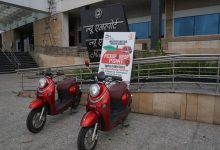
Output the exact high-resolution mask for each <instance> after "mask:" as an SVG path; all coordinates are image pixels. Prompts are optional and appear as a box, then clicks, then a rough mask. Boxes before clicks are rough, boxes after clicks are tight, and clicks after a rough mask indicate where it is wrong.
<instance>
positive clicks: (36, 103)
mask: <svg viewBox="0 0 220 150" xmlns="http://www.w3.org/2000/svg"><path fill="white" fill-rule="evenodd" d="M44 105H45V102H44V101H43V100H42V99H39V98H37V99H35V100H34V101H32V102H31V104H30V105H29V108H30V109H36V108H40V107H43V106H44Z"/></svg>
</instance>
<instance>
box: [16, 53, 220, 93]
mask: <svg viewBox="0 0 220 150" xmlns="http://www.w3.org/2000/svg"><path fill="white" fill-rule="evenodd" d="M98 65H99V63H91V64H90V68H91V69H93V70H94V71H95V72H97V71H98ZM49 68H50V69H51V70H52V71H57V70H63V71H64V72H65V73H66V75H67V76H73V77H78V78H79V79H80V80H81V81H89V80H88V79H89V76H90V75H91V73H90V72H89V71H88V70H87V68H86V66H85V65H84V64H79V65H65V66H57V67H49ZM46 69H48V67H41V68H31V69H19V70H17V72H18V73H20V74H21V75H22V89H23V90H26V89H28V90H30V89H31V87H28V86H26V83H27V82H26V81H27V80H28V78H29V79H30V77H33V75H34V74H35V73H36V72H39V71H40V70H46ZM131 79H132V80H131V81H132V82H131V90H132V89H133V92H135V91H143V92H150V91H153V92H155V91H156V92H164V91H166V92H181V91H182V92H189V93H204V94H212V95H220V90H219V85H220V83H219V79H220V55H218V54H217V55H216V54H182V55H169V56H159V57H148V58H139V59H134V61H133V70H132V77H131ZM82 87H83V88H84V90H88V89H87V88H88V86H82Z"/></svg>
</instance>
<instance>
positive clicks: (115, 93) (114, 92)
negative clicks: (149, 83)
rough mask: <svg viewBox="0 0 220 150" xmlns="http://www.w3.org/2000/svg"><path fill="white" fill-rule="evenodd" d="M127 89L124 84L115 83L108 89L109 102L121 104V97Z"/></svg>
mask: <svg viewBox="0 0 220 150" xmlns="http://www.w3.org/2000/svg"><path fill="white" fill-rule="evenodd" d="M126 88H127V84H126V83H124V82H116V83H115V84H114V85H112V87H111V88H110V90H109V91H110V97H111V102H116V103H117V102H121V97H122V95H123V93H124V91H125V89H126Z"/></svg>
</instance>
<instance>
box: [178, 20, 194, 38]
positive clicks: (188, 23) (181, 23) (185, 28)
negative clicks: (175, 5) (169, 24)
mask: <svg viewBox="0 0 220 150" xmlns="http://www.w3.org/2000/svg"><path fill="white" fill-rule="evenodd" d="M174 35H175V36H191V35H194V17H183V18H176V19H175V20H174Z"/></svg>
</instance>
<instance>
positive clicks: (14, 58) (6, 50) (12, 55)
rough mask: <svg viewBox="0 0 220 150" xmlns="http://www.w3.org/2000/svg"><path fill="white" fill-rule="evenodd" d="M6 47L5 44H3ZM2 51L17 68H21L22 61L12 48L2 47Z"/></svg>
mask: <svg viewBox="0 0 220 150" xmlns="http://www.w3.org/2000/svg"><path fill="white" fill-rule="evenodd" d="M3 48H4V46H3ZM0 50H1V51H2V53H3V54H4V55H5V57H6V58H7V59H8V60H9V61H10V63H11V64H13V65H14V66H15V67H16V68H18V69H19V67H20V65H21V63H20V61H19V60H18V58H17V57H16V56H15V54H14V53H13V52H12V51H11V50H8V49H5V48H4V50H3V49H0ZM6 52H7V53H9V55H7V53H6Z"/></svg>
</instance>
